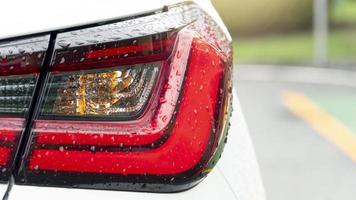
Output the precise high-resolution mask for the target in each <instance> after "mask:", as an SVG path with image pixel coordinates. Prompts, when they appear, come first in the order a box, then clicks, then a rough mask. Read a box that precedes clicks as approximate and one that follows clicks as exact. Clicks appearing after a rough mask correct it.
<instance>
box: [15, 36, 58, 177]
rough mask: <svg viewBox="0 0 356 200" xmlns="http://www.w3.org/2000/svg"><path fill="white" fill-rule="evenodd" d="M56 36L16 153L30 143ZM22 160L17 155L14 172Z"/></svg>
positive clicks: (44, 65)
mask: <svg viewBox="0 0 356 200" xmlns="http://www.w3.org/2000/svg"><path fill="white" fill-rule="evenodd" d="M56 37H57V34H55V33H52V34H51V35H50V39H49V44H48V48H47V51H46V54H45V58H44V61H43V65H42V66H41V71H40V74H39V77H38V78H37V81H36V88H35V91H34V93H33V97H32V99H31V103H30V107H29V111H28V114H27V116H26V117H25V119H26V126H25V129H24V131H23V133H22V134H21V136H20V138H19V145H18V147H17V150H16V153H15V155H24V152H25V150H26V146H27V145H28V144H27V143H28V141H29V137H30V131H31V128H32V125H33V119H34V117H35V114H36V113H37V110H38V107H39V105H38V104H37V102H40V101H41V99H42V97H41V95H40V94H42V90H43V88H44V83H45V81H44V80H45V79H46V77H47V70H48V66H49V63H50V62H51V60H52V55H53V50H54V46H55V43H56ZM20 158H22V157H20ZM21 161H22V159H19V157H17V159H14V161H13V165H12V170H11V171H12V172H13V173H14V172H15V171H18V169H19V168H20V165H21Z"/></svg>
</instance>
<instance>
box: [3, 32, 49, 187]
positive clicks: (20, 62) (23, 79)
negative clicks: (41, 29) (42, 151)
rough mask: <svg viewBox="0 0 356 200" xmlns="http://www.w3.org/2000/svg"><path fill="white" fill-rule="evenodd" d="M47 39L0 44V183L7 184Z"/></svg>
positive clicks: (40, 38) (37, 38) (45, 37)
mask: <svg viewBox="0 0 356 200" xmlns="http://www.w3.org/2000/svg"><path fill="white" fill-rule="evenodd" d="M48 42H49V37H48V36H44V37H36V38H31V39H22V40H16V41H9V42H3V43H0V181H1V182H6V181H7V180H8V178H9V175H10V169H11V168H12V166H13V162H14V157H15V153H16V151H17V147H18V143H19V140H20V138H21V136H22V132H23V130H24V127H25V126H26V117H27V115H28V111H29V109H30V105H31V101H32V98H33V93H34V91H35V87H36V82H37V79H38V74H39V72H40V68H41V66H42V63H43V60H44V56H45V51H46V50H47V47H48Z"/></svg>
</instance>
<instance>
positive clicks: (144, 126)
mask: <svg viewBox="0 0 356 200" xmlns="http://www.w3.org/2000/svg"><path fill="white" fill-rule="evenodd" d="M45 80H46V81H45V82H44V86H43V88H42V90H41V94H40V97H41V98H40V99H39V101H38V106H37V107H36V108H37V109H36V110H35V114H34V121H33V124H32V127H31V130H30V141H29V143H28V145H27V149H26V151H25V155H24V157H25V159H24V160H23V162H22V163H21V168H20V173H19V176H17V177H16V182H17V183H21V184H36V185H50V186H64V187H80V188H97V189H115V190H135V191H151V192H152V191H155V192H171V191H179V190H184V189H187V188H190V187H192V186H193V185H195V184H197V183H198V182H199V181H200V180H201V179H202V178H203V177H204V176H205V175H206V174H207V173H208V172H209V171H210V170H211V168H212V167H213V166H214V164H215V162H216V160H217V159H218V157H219V155H220V153H221V152H220V149H221V148H222V146H223V141H224V138H225V137H226V135H225V134H226V130H227V122H228V116H229V111H230V110H229V109H230V101H231V47H230V42H229V41H228V39H227V38H226V36H225V35H224V34H223V33H222V32H221V31H220V30H219V28H218V27H217V25H216V24H215V23H214V22H213V21H212V19H211V18H210V17H209V16H208V15H206V14H205V13H204V12H203V11H202V10H201V9H200V8H198V7H197V6H196V5H195V4H181V5H177V6H173V7H170V8H169V9H168V11H164V12H157V13H155V14H153V15H149V16H144V17H140V18H136V19H131V20H127V21H123V22H118V23H114V24H108V25H103V26H98V27H95V28H88V29H82V30H78V31H71V32H66V33H60V34H58V35H57V39H56V43H55V46H54V55H53V58H52V61H51V65H50V66H48V69H47V73H46V79H45Z"/></svg>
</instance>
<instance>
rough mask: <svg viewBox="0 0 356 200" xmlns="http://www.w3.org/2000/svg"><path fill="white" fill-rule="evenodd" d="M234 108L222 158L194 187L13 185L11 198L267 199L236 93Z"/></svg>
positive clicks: (4, 187) (38, 199)
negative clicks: (128, 188)
mask: <svg viewBox="0 0 356 200" xmlns="http://www.w3.org/2000/svg"><path fill="white" fill-rule="evenodd" d="M235 94H236V93H235ZM233 107H234V112H233V116H232V118H231V129H230V131H229V137H228V138H229V139H228V143H227V145H226V147H225V151H224V154H223V156H222V158H221V160H220V161H219V163H218V165H217V167H215V168H214V170H213V171H212V172H211V173H210V174H209V175H208V177H207V178H206V179H204V180H203V181H202V182H201V183H200V184H199V185H197V186H196V187H194V188H192V189H191V190H188V191H185V192H180V193H171V194H155V193H138V192H118V191H100V190H85V189H64V188H50V187H35V186H19V185H14V186H13V188H12V191H11V194H10V198H9V200H23V199H36V200H47V199H48V198H49V197H50V199H52V200H63V199H86V200H97V199H98V198H100V199H105V200H114V199H115V200H117V199H118V198H119V199H123V200H131V199H132V200H138V199H145V200H150V199H155V200H160V199H162V200H163V199H170V200H183V199H184V200H190V199H205V200H210V199H219V198H221V197H223V198H224V199H226V200H265V195H264V189H263V185H262V180H261V177H260V173H259V169H258V165H257V162H256V157H255V153H254V149H253V145H252V143H251V139H250V136H249V132H248V128H247V125H246V123H245V119H244V116H243V114H242V111H241V107H240V104H239V101H238V98H237V95H235V98H234V102H233ZM2 190H6V186H0V192H2ZM3 193H5V191H4V192H3ZM3 193H2V194H3Z"/></svg>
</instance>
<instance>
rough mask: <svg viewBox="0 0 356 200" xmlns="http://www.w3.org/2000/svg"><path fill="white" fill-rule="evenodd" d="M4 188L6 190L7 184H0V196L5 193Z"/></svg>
mask: <svg viewBox="0 0 356 200" xmlns="http://www.w3.org/2000/svg"><path fill="white" fill-rule="evenodd" d="M6 190H7V185H5V184H0V196H1V195H3V194H5V192H6Z"/></svg>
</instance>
